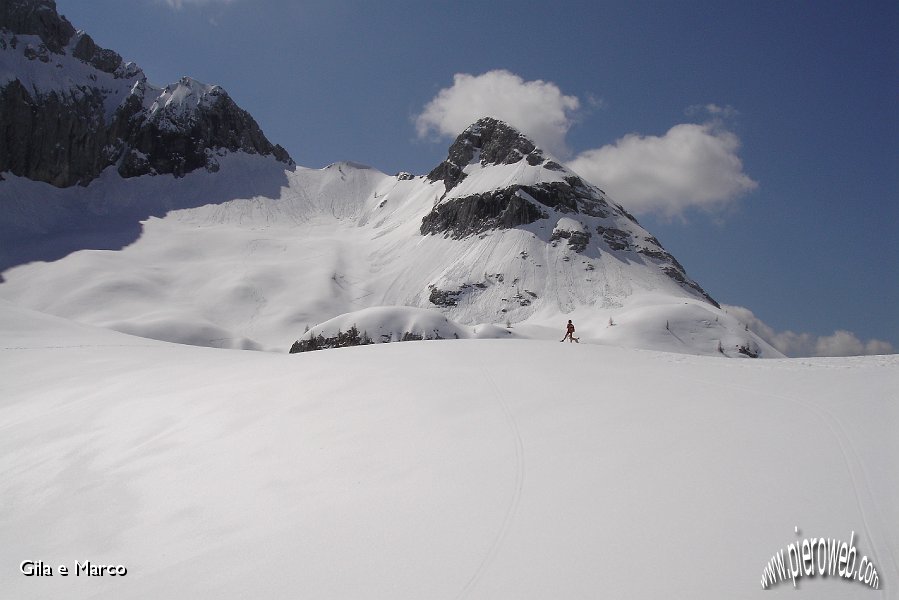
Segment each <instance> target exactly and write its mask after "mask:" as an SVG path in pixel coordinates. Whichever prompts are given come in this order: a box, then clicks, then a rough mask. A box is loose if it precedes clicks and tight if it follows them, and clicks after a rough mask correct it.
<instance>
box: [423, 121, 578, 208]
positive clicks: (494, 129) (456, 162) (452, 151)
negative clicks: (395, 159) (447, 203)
mask: <svg viewBox="0 0 899 600" xmlns="http://www.w3.org/2000/svg"><path fill="white" fill-rule="evenodd" d="M473 160H477V161H479V162H480V163H481V164H482V165H499V164H505V165H509V164H513V163H517V162H518V161H520V160H526V161H527V163H528V164H529V165H531V166H537V165H543V166H544V167H545V168H548V169H556V170H561V169H562V166H561V165H559V164H558V163H556V162H554V161H551V160H547V159H546V158H544V156H543V151H542V150H540V149H539V148H537V147H536V146H535V145H534V142H532V141H531V140H529V139H528V138H526V137H525V136H524V135H522V134H521V132H519V131H518V130H517V129H515V128H514V127H511V126H510V125H508V124H506V123H503V122H502V121H499V120H497V119H494V118H492V117H484V118H483V119H479V120H478V121H477V122H476V123H474V124H473V125H471V126H470V127H468V128H467V129H466V130H465V131H463V132H462V133H461V134H460V135H459V137H457V138H456V140H455V141H454V142H453V144H452V146H450V148H449V154H448V156H447V158H446V160H445V161H443V162H442V163H440V164H439V165H437V166H436V167H435V168H434V169H432V170H431V172H430V173H428V179H429V180H431V181H439V180H443V182H444V184H445V185H446V190H447V191H449V190H451V189H453V188H454V187H455V186H456V185H457V184H458V183H459V182H460V181H462V180H463V179H465V173H463V171H462V170H463V169H464V168H465V167H466V166H467V165H469V164H470V163H471V162H472V161H473Z"/></svg>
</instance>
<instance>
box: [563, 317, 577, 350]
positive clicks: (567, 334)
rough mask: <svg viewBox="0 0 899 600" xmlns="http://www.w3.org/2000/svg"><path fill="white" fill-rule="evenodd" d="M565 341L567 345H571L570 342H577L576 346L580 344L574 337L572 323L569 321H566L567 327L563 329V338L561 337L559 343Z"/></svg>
mask: <svg viewBox="0 0 899 600" xmlns="http://www.w3.org/2000/svg"><path fill="white" fill-rule="evenodd" d="M565 340H568V342H569V343H571V342H577V343H578V344H580V343H581V342H580V340H579V339H578V338H576V337H574V323H572V322H571V319H568V325H567V326H566V328H565V337H563V338H562V339H561V340H559V341H560V342H564V341H565Z"/></svg>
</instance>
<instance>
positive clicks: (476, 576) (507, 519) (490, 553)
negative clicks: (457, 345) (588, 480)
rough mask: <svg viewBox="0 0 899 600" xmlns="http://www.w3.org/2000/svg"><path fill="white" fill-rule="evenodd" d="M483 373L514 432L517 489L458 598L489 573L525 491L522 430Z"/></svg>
mask: <svg viewBox="0 0 899 600" xmlns="http://www.w3.org/2000/svg"><path fill="white" fill-rule="evenodd" d="M479 367H480V369H481V372H483V373H484V379H486V380H487V383H489V384H490V386H491V387H492V388H493V389H494V391H495V392H496V394H495V396H494V397H495V398H496V401H497V403H498V404H499V405H500V408H501V409H502V411H503V416H504V417H505V419H506V423H508V425H509V429H510V431H511V432H512V437H513V441H514V444H515V489H514V492H513V494H512V499H511V500H510V501H509V507H508V508H507V509H506V514H505V515H504V516H503V523H502V526H501V527H500V529H499V531H498V532H497V534H496V537H494V539H493V541H492V542H491V543H490V548H489V549H488V550H487V554H485V555H484V558H483V559H482V560H481V563H480V564H479V565H478V567H477V569H475V572H474V573H472V575H471V577H470V578H469V579H468V581H467V582H466V583H465V585H464V586H463V587H462V589H461V590H460V591H459V593H458V594H457V595H456V598H457V599H459V598H464V597H465V596H467V595H468V594H469V593H470V592H471V591H472V590H473V589H474V588H475V587H476V586H477V584H478V582H479V581H480V580H481V577H483V575H484V573H486V572H487V568H488V567H489V566H490V564H491V563H492V562H493V560H494V559H495V558H496V555H497V554H499V550H500V548H501V547H502V545H503V541H504V540H505V539H506V537H507V536H508V534H509V530H510V529H511V526H512V521H513V520H514V519H515V515H516V513H517V512H518V506H519V504H521V494H522V490H523V489H524V471H525V464H524V442H523V441H522V439H521V430H520V429H519V428H518V422H517V421H516V420H515V416H514V415H513V414H512V410H511V409H510V408H509V405H508V403H507V402H506V400H505V394H503V392H502V389H501V388H500V387H499V385H497V383H496V381H495V380H494V379H493V376H492V375H491V374H490V372H489V371H488V370H487V367H485V366H484V365H479Z"/></svg>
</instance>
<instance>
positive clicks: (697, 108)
mask: <svg viewBox="0 0 899 600" xmlns="http://www.w3.org/2000/svg"><path fill="white" fill-rule="evenodd" d="M684 112H685V113H686V114H687V115H689V116H691V117H692V116H696V115H700V114H707V115H709V116H711V117H714V118H719V119H729V118H732V117H736V116H737V115H739V114H740V111H738V110H737V109H736V108H734V107H733V106H731V105H730V104H725V105H724V106H719V105H717V104H694V105H692V106H688V107H687V110H685V111H684Z"/></svg>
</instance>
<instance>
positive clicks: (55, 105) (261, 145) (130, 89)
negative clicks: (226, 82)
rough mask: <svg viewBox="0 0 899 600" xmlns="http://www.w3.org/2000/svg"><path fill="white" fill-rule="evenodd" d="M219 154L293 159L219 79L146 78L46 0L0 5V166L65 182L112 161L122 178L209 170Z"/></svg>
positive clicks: (83, 178)
mask: <svg viewBox="0 0 899 600" xmlns="http://www.w3.org/2000/svg"><path fill="white" fill-rule="evenodd" d="M227 152H245V153H248V154H261V155H264V156H273V157H274V158H275V159H276V160H278V161H280V162H282V163H285V164H287V165H292V164H293V161H292V160H291V158H290V156H289V155H288V154H287V152H286V151H285V150H284V149H283V148H281V147H280V146H277V145H273V144H271V143H270V142H269V141H268V139H266V138H265V136H264V134H263V133H262V131H261V129H260V128H259V126H258V124H257V123H256V121H255V120H254V119H253V118H252V117H251V116H250V115H249V114H248V113H247V112H246V111H244V110H242V109H241V108H240V107H239V106H237V104H235V103H234V101H233V100H232V99H231V98H230V97H229V96H228V94H227V93H226V92H225V91H224V89H222V88H221V87H219V86H216V85H208V84H204V83H201V82H199V81H197V80H195V79H192V78H190V77H183V78H181V79H180V80H179V81H178V82H177V83H174V84H172V85H169V86H166V87H164V88H160V87H156V86H153V85H151V84H149V83H148V82H147V78H146V75H145V74H144V72H143V71H142V70H141V69H140V67H138V66H137V65H136V64H134V63H132V62H126V61H125V60H123V59H122V57H121V56H120V55H119V54H118V53H116V52H114V51H113V50H108V49H106V48H101V47H100V46H98V45H97V44H96V43H95V42H94V40H93V39H92V38H91V37H90V36H89V35H88V34H87V33H85V32H84V31H76V30H75V28H74V27H73V26H72V24H71V23H69V21H68V20H66V18H65V17H63V16H61V15H59V14H58V13H57V12H56V3H55V2H53V1H52V0H13V1H9V0H7V1H4V2H2V3H0V172H5V171H10V172H12V173H13V174H14V175H20V176H23V177H27V178H29V179H34V180H37V181H43V182H47V183H51V184H53V185H55V186H59V187H67V186H71V185H74V184H76V183H79V184H82V185H86V184H87V183H89V182H90V181H92V180H94V179H96V178H97V177H98V176H99V175H100V173H101V172H102V171H103V170H104V169H106V168H108V167H110V166H115V167H116V169H117V170H118V172H119V174H120V175H122V176H123V177H135V176H140V175H146V174H151V175H152V174H168V173H171V174H174V175H176V176H182V175H184V174H185V173H188V172H190V171H193V170H195V169H199V168H204V167H205V168H206V169H208V170H210V171H215V170H217V169H218V167H219V163H218V161H217V159H216V158H215V157H214V156H213V155H219V156H220V155H221V154H223V153H227Z"/></svg>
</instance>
